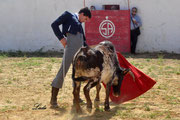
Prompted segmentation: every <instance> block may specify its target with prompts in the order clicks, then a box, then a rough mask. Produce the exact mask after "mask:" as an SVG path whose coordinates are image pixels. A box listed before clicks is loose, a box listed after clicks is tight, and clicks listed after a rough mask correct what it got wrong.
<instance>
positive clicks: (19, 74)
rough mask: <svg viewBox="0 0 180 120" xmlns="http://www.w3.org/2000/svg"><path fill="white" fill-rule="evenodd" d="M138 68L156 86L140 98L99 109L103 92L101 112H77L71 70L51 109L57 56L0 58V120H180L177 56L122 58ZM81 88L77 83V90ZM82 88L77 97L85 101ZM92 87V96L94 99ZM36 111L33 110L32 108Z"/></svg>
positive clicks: (57, 61)
mask: <svg viewBox="0 0 180 120" xmlns="http://www.w3.org/2000/svg"><path fill="white" fill-rule="evenodd" d="M124 56H125V57H126V58H127V60H128V61H129V62H130V63H131V64H133V65H134V66H135V67H137V68H138V69H139V70H141V71H142V72H144V73H145V74H147V75H148V76H150V77H151V78H153V79H154V80H155V81H157V83H156V84H155V85H154V87H153V88H152V89H150V90H149V91H148V92H146V93H145V94H143V95H141V96H140V97H138V98H135V99H133V100H131V101H128V102H125V103H123V104H119V105H117V104H114V103H112V102H111V103H110V107H111V111H109V112H106V111H104V110H103V107H104V106H103V104H104V103H103V102H104V97H105V92H104V88H103V89H102V90H101V93H100V96H101V98H100V108H99V109H95V108H94V107H93V109H92V111H88V110H87V109H86V104H85V103H84V104H81V107H82V109H83V113H82V114H76V112H75V109H74V107H73V101H72V100H73V95H72V79H71V68H70V70H69V72H68V74H67V76H66V79H65V83H64V86H63V89H62V90H60V92H59V95H58V104H59V106H60V108H58V109H51V108H50V105H49V101H50V96H51V85H50V84H51V82H52V80H53V78H54V77H55V75H56V73H57V71H58V69H59V66H60V63H61V60H62V59H61V57H57V56H42V57H37V56H31V57H29V56H26V55H24V56H23V57H22V56H20V57H12V56H8V55H6V54H1V55H0V120H151V119H154V120H180V55H175V54H138V55H135V56H134V55H128V54H126V55H124ZM84 85H85V84H82V87H83V86H84ZM82 87H81V98H82V99H83V100H84V101H85V98H84V95H83V92H82ZM95 93H96V91H95V89H94V88H93V89H92V90H91V98H92V100H94V98H95ZM37 107H38V108H41V109H36V108H37Z"/></svg>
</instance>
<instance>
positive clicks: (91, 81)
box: [83, 80, 98, 108]
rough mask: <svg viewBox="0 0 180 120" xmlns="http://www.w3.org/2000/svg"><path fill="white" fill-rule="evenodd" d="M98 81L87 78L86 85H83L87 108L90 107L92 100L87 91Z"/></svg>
mask: <svg viewBox="0 0 180 120" xmlns="http://www.w3.org/2000/svg"><path fill="white" fill-rule="evenodd" d="M97 83H98V82H94V81H93V80H89V82H88V83H87V85H86V86H85V87H84V89H83V90H84V95H85V97H86V101H87V108H92V102H91V98H90V96H89V91H90V89H91V88H92V87H94V86H96V85H97Z"/></svg>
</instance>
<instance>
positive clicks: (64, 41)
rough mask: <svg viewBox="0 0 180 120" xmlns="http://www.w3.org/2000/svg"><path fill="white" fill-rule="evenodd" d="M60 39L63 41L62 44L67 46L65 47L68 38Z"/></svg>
mask: <svg viewBox="0 0 180 120" xmlns="http://www.w3.org/2000/svg"><path fill="white" fill-rule="evenodd" d="M60 41H61V44H62V45H63V47H64V48H65V47H66V44H67V40H66V38H63V39H61V40H60Z"/></svg>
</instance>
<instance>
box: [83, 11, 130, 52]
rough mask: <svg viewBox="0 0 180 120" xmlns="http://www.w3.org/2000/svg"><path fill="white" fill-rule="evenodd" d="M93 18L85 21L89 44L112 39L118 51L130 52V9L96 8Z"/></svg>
mask: <svg viewBox="0 0 180 120" xmlns="http://www.w3.org/2000/svg"><path fill="white" fill-rule="evenodd" d="M91 13H92V18H91V20H90V21H89V22H86V23H85V34H86V40H87V43H88V45H95V44H98V43H99V42H101V41H104V40H108V41H111V42H112V43H113V44H114V45H115V48H116V50H117V51H119V52H121V53H128V52H130V11H129V10H94V11H91Z"/></svg>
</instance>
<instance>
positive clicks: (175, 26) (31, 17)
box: [0, 0, 180, 53]
mask: <svg viewBox="0 0 180 120" xmlns="http://www.w3.org/2000/svg"><path fill="white" fill-rule="evenodd" d="M83 2H84V0H77V1H76V0H63V1H61V0H29V1H25V0H0V50H1V51H17V50H21V51H41V50H42V51H47V50H55V51H60V50H61V49H62V48H63V47H62V45H61V43H60V42H59V41H58V39H57V38H56V37H55V35H54V33H53V32H52V29H51V26H50V25H51V23H52V22H53V21H54V20H55V19H56V18H57V17H58V16H59V15H60V14H62V13H63V12H64V11H65V10H68V11H70V12H78V11H79V9H80V8H82V7H83V4H84V3H83ZM85 3H86V6H88V7H89V6H91V5H94V6H96V8H97V9H102V5H104V4H120V8H121V9H127V8H128V2H127V0H109V1H107V0H93V1H92V0H86V2H85ZM179 3H180V1H179V0H130V7H132V6H136V7H138V8H139V15H140V17H141V19H142V22H143V26H142V28H141V33H142V34H141V36H140V37H139V41H138V44H137V52H160V51H164V52H169V53H171V52H174V53H180V39H179V38H180V24H179V23H178V22H179V21H180V14H179V12H178V11H179V8H178V6H179Z"/></svg>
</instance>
